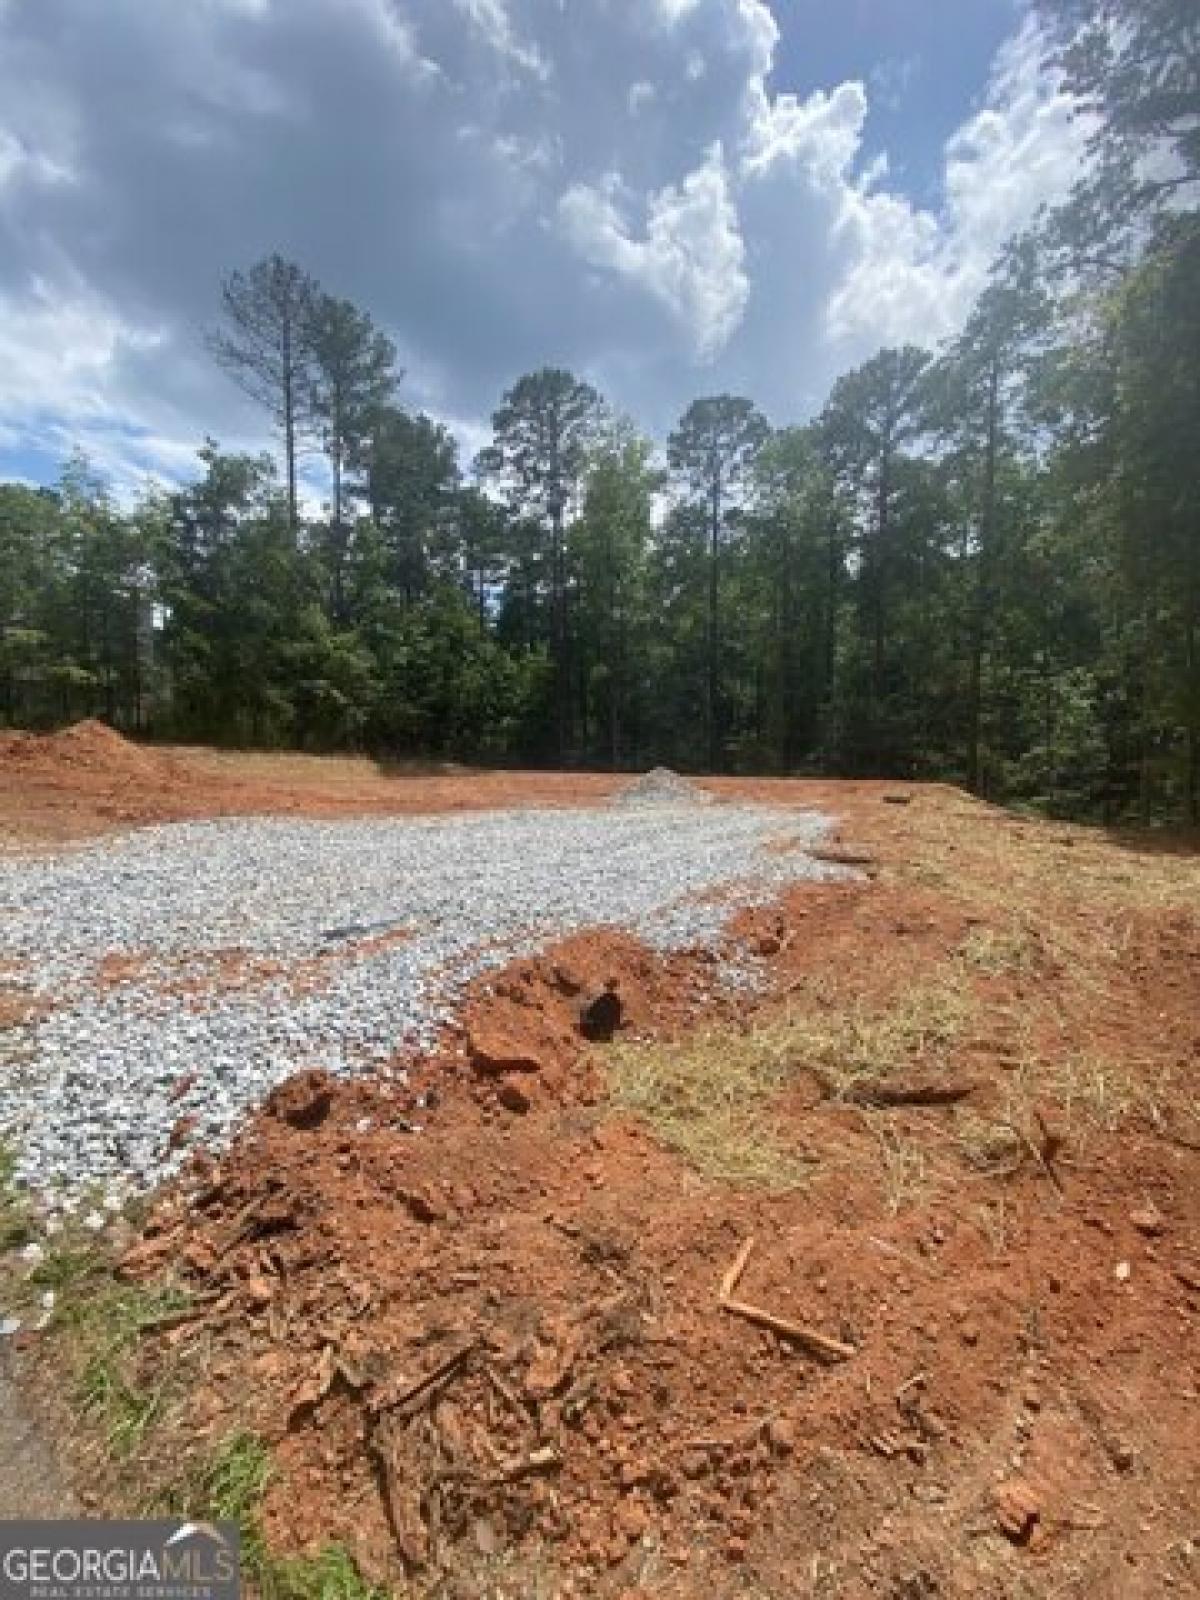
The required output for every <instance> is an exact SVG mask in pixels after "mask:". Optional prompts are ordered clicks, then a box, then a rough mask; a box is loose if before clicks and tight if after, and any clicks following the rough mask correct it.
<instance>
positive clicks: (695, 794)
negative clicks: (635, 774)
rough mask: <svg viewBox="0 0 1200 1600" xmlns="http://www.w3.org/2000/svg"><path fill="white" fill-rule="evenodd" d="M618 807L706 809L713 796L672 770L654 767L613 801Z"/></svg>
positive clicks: (636, 779)
mask: <svg viewBox="0 0 1200 1600" xmlns="http://www.w3.org/2000/svg"><path fill="white" fill-rule="evenodd" d="M614 804H615V805H619V806H662V805H668V806H707V805H711V804H712V796H711V795H710V794H706V793H705V791H704V790H703V789H701V788H698V787H697V786H696V784H694V783H689V782H688V780H687V779H686V778H681V777H680V776H679V774H678V773H677V772H672V771H671V768H670V767H652V768H651V769H650V771H649V772H643V774H642V775H641V777H640V778H635V779H634V780H633V782H632V783H630V784H628V785H627V786H626V787H625V788H624V789H622V790H621V791H620V793H619V794H617V795H616V796H615V797H614Z"/></svg>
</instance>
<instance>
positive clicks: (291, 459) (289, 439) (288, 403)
mask: <svg viewBox="0 0 1200 1600" xmlns="http://www.w3.org/2000/svg"><path fill="white" fill-rule="evenodd" d="M283 453H284V458H285V464H286V470H287V510H288V532H289V533H290V534H291V536H292V539H293V540H295V537H296V373H295V367H294V358H293V354H292V320H291V313H290V311H288V312H285V314H284V318H283Z"/></svg>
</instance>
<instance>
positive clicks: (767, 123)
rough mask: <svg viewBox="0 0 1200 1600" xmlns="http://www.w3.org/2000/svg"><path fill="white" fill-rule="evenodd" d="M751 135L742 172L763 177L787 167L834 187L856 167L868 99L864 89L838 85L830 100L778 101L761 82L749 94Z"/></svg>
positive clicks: (789, 97)
mask: <svg viewBox="0 0 1200 1600" xmlns="http://www.w3.org/2000/svg"><path fill="white" fill-rule="evenodd" d="M747 104H748V108H749V113H748V120H749V129H748V132H747V135H746V142H745V153H744V154H743V157H742V171H743V172H744V173H745V175H746V176H747V177H751V178H754V177H761V176H763V175H764V174H766V173H768V172H769V171H770V170H771V169H772V168H773V167H776V166H778V165H779V164H781V163H790V164H792V165H794V166H796V167H798V168H801V169H804V170H806V171H807V172H808V173H809V174H810V175H811V176H812V177H813V178H815V179H817V180H819V181H822V182H825V183H829V182H834V181H836V180H837V179H839V178H840V177H841V176H842V174H843V173H845V172H846V171H847V170H848V169H849V168H850V166H851V164H852V163H853V161H854V159H855V157H856V156H857V154H858V149H859V145H860V143H861V142H862V131H863V124H864V123H865V122H866V120H867V95H866V90H865V89H864V88H863V86H862V84H861V83H857V82H855V81H853V80H851V81H850V82H847V83H840V84H838V86H837V88H836V89H832V90H831V91H830V92H829V93H828V94H825V93H824V92H822V91H821V90H820V89H817V90H815V91H814V92H813V93H812V94H811V95H809V96H808V98H807V99H806V100H800V99H799V98H798V97H797V96H796V95H794V94H780V95H776V96H775V97H774V98H773V99H772V98H771V96H770V95H768V93H767V91H766V88H765V87H764V85H763V84H762V83H761V82H755V83H753V84H752V85H751V87H750V89H749V91H748V94H747Z"/></svg>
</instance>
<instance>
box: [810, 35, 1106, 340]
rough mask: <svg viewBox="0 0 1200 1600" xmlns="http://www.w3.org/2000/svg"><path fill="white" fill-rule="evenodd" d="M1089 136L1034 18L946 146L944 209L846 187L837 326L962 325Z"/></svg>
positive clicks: (851, 336) (850, 332) (944, 330)
mask: <svg viewBox="0 0 1200 1600" xmlns="http://www.w3.org/2000/svg"><path fill="white" fill-rule="evenodd" d="M1087 134H1088V124H1087V121H1086V119H1085V118H1083V117H1080V116H1079V115H1078V114H1077V108H1076V107H1075V105H1074V102H1073V101H1072V100H1071V99H1070V97H1069V96H1068V95H1066V94H1065V93H1064V92H1063V90H1062V88H1061V86H1060V85H1059V83H1058V82H1057V81H1056V79H1055V78H1054V77H1053V75H1052V74H1051V73H1050V72H1049V71H1048V69H1047V68H1046V67H1045V66H1044V64H1043V60H1042V45H1041V37H1040V35H1039V33H1038V30H1037V28H1036V26H1035V25H1034V24H1033V22H1032V21H1027V22H1026V23H1025V25H1024V26H1023V27H1022V29H1021V30H1020V32H1019V33H1018V34H1017V35H1016V36H1015V38H1013V39H1012V40H1010V41H1009V42H1008V43H1007V44H1006V45H1005V46H1004V47H1003V48H1002V50H1001V52H1000V54H999V56H998V58H997V61H996V65H995V69H994V71H993V76H992V82H991V85H990V88H989V94H988V103H987V104H986V105H985V106H984V107H983V109H981V110H980V111H978V112H977V113H976V114H975V115H974V116H972V117H971V118H969V119H968V120H967V121H966V122H965V123H963V125H962V126H961V127H960V128H959V129H958V130H957V131H956V132H955V133H954V135H953V136H952V137H951V139H950V140H949V142H948V143H947V145H946V152H945V157H946V161H945V185H944V190H945V200H944V207H943V209H942V211H941V213H940V214H935V213H933V212H931V211H928V210H921V209H918V208H917V207H915V206H913V205H912V204H911V203H910V202H909V201H908V200H906V199H905V198H904V197H902V196H898V195H894V194H889V193H887V192H886V191H883V190H881V189H878V188H876V187H873V186H868V185H867V184H865V183H864V182H862V181H861V180H860V181H859V182H850V183H848V184H847V185H846V186H845V187H844V190H843V192H842V195H841V197H840V206H839V212H838V217H837V222H836V234H837V237H838V238H839V240H840V241H841V242H842V244H843V245H844V247H845V248H846V251H847V269H846V272H845V275H844V277H843V278H842V281H841V282H840V283H839V284H838V285H837V287H836V288H835V289H834V291H833V293H832V294H831V296H830V298H829V305H828V319H827V331H828V332H829V334H830V335H831V336H832V337H833V338H834V339H835V340H838V341H845V342H854V341H857V340H862V339H865V338H874V339H877V340H880V341H895V342H899V341H903V340H913V341H916V342H918V343H931V342H934V341H936V340H938V339H941V338H944V337H945V336H947V335H949V334H951V333H953V332H954V330H955V329H956V328H957V327H958V326H959V325H960V324H961V322H962V320H963V319H964V317H965V316H966V314H967V312H968V311H969V310H970V307H971V305H972V303H973V301H974V300H975V298H976V296H977V295H978V294H979V292H980V290H981V289H982V288H983V286H984V283H985V281H986V278H987V274H988V269H989V267H990V266H991V264H992V262H993V261H994V259H995V257H996V255H997V254H998V252H999V251H1000V249H1001V247H1002V246H1003V245H1004V243H1005V242H1006V240H1008V239H1009V238H1010V237H1011V236H1012V235H1013V234H1014V233H1016V232H1018V231H1020V230H1021V229H1022V228H1025V227H1027V226H1028V225H1029V224H1030V223H1031V222H1032V221H1033V219H1034V217H1035V216H1036V215H1037V213H1038V211H1039V209H1040V208H1041V207H1042V206H1043V205H1045V204H1048V203H1051V202H1053V201H1055V200H1058V199H1061V198H1062V197H1063V196H1064V195H1065V194H1066V193H1067V191H1068V190H1069V189H1070V187H1071V184H1072V182H1073V181H1074V179H1075V178H1076V177H1077V176H1078V174H1079V172H1080V170H1081V166H1082V163H1083V160H1084V147H1085V145H1086V142H1087Z"/></svg>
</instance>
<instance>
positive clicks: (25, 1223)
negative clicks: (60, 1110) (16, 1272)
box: [0, 1143, 33, 1253]
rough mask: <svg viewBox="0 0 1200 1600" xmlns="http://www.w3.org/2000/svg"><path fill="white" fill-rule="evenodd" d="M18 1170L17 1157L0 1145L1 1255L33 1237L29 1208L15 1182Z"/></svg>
mask: <svg viewBox="0 0 1200 1600" xmlns="http://www.w3.org/2000/svg"><path fill="white" fill-rule="evenodd" d="M16 1168H17V1158H16V1156H15V1155H14V1154H13V1152H12V1151H11V1150H10V1149H9V1148H8V1146H7V1145H5V1144H3V1143H0V1253H3V1252H4V1251H6V1250H19V1249H20V1247H21V1246H22V1245H23V1244H27V1243H28V1242H29V1240H30V1239H32V1237H33V1230H32V1228H31V1226H30V1220H29V1211H28V1208H27V1206H26V1205H25V1200H24V1197H23V1196H22V1194H21V1192H20V1190H19V1189H18V1188H17V1186H16V1183H15V1181H14V1174H15V1172H16Z"/></svg>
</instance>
